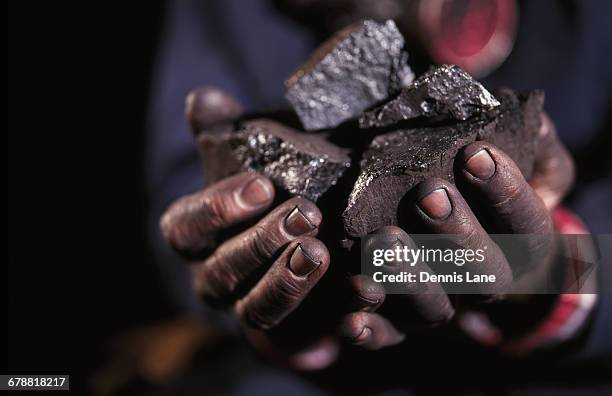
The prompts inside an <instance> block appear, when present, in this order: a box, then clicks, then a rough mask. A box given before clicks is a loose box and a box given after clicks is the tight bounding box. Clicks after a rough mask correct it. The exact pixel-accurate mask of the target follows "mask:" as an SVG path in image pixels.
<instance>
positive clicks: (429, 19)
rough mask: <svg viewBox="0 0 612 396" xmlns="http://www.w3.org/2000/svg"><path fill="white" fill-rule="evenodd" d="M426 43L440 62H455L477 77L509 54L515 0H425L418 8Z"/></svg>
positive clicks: (486, 72)
mask: <svg viewBox="0 0 612 396" xmlns="http://www.w3.org/2000/svg"><path fill="white" fill-rule="evenodd" d="M418 20H419V29H420V30H421V34H422V35H423V41H424V43H425V47H426V48H427V49H428V51H429V53H430V55H431V56H432V58H433V59H434V60H435V61H436V62H437V63H439V64H444V63H447V64H455V65H458V66H460V67H461V68H463V69H464V70H466V71H467V72H468V73H470V74H472V75H474V76H475V77H482V76H485V75H487V74H488V73H490V72H491V71H493V70H494V69H495V68H497V67H498V66H499V65H501V64H502V63H503V61H504V60H505V59H506V58H507V57H508V55H509V54H510V52H511V51H512V46H513V44H514V36H515V33H516V26H517V4H516V1H515V0H424V1H421V2H420V4H419V9H418Z"/></svg>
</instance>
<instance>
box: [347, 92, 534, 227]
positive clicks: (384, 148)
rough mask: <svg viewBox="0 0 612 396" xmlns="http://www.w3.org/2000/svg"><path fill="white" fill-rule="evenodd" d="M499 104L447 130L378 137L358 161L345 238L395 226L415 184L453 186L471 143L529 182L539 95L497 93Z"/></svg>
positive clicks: (429, 128)
mask: <svg viewBox="0 0 612 396" xmlns="http://www.w3.org/2000/svg"><path fill="white" fill-rule="evenodd" d="M498 97H499V99H500V102H501V105H500V106H499V107H498V108H496V109H495V110H492V111H490V112H488V113H484V114H481V115H479V116H477V117H473V118H471V119H469V120H467V121H463V122H458V123H456V124H454V125H451V126H438V127H424V128H416V129H404V130H398V131H394V132H390V133H387V134H384V135H379V136H377V137H376V138H375V139H374V140H373V141H372V143H371V145H370V147H369V148H368V150H367V151H366V152H365V153H364V156H363V158H362V162H361V164H360V166H361V170H362V172H361V174H360V175H359V177H358V179H357V181H356V183H355V185H354V187H353V191H352V192H351V194H350V197H349V202H348V205H347V208H346V209H345V210H344V213H343V214H342V219H343V223H344V229H345V232H346V234H347V236H348V237H349V238H356V237H361V236H364V235H366V234H368V233H371V232H373V231H375V230H377V229H379V228H380V227H382V226H385V225H394V224H397V221H398V220H397V210H398V205H399V202H400V200H401V199H402V197H403V196H404V195H405V194H406V192H408V191H409V190H410V189H411V188H412V187H414V186H415V185H416V184H418V183H419V182H421V181H423V180H425V179H428V178H431V177H440V178H443V179H446V180H449V181H451V182H454V175H453V161H454V159H455V156H456V154H457V152H458V151H459V150H460V149H461V148H462V147H464V146H466V145H467V144H469V143H471V142H473V141H475V140H485V141H489V142H491V143H493V144H495V145H496V146H498V147H500V148H501V149H502V150H504V151H505V152H506V153H508V155H510V157H511V158H512V159H513V160H514V161H515V162H516V163H517V165H518V166H519V168H520V169H521V172H522V173H523V175H524V176H525V177H526V178H527V179H528V178H529V177H530V176H531V173H532V170H533V162H534V158H535V150H536V142H537V140H536V138H537V134H538V131H539V128H540V125H541V120H540V114H541V112H542V106H543V100H544V96H543V93H541V92H539V91H533V92H531V93H529V94H527V95H524V96H519V97H517V96H516V95H515V94H514V93H512V92H511V91H509V90H506V91H503V92H500V94H498Z"/></svg>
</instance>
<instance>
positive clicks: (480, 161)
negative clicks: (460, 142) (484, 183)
mask: <svg viewBox="0 0 612 396" xmlns="http://www.w3.org/2000/svg"><path fill="white" fill-rule="evenodd" d="M465 169H466V170H467V171H468V172H469V173H470V174H471V175H472V176H474V177H476V178H478V179H481V180H487V179H490V178H491V176H493V175H494V174H495V161H493V158H491V155H490V154H489V152H488V151H487V150H485V149H481V150H480V151H478V152H477V153H476V154H474V155H472V156H471V157H470V158H469V159H468V160H467V161H466V163H465Z"/></svg>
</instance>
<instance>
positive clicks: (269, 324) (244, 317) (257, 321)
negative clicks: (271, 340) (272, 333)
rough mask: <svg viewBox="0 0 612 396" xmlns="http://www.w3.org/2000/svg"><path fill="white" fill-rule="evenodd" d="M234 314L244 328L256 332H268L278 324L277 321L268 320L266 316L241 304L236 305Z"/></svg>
mask: <svg viewBox="0 0 612 396" xmlns="http://www.w3.org/2000/svg"><path fill="white" fill-rule="evenodd" d="M235 314H236V316H237V317H238V320H239V321H240V322H242V323H243V324H244V325H245V326H247V327H251V328H254V329H258V330H270V329H272V328H274V327H275V326H276V325H277V324H278V322H277V321H270V320H268V319H267V318H266V315H262V314H261V312H260V311H258V310H257V309H254V308H252V307H250V306H248V305H247V304H244V303H242V302H240V303H238V304H237V305H236V308H235Z"/></svg>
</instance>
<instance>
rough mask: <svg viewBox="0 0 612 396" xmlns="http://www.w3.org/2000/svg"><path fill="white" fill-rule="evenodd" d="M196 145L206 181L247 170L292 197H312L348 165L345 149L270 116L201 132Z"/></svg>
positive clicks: (331, 184) (320, 193)
mask: <svg viewBox="0 0 612 396" xmlns="http://www.w3.org/2000/svg"><path fill="white" fill-rule="evenodd" d="M200 148H201V151H202V156H203V158H204V163H205V164H204V165H205V168H206V170H207V174H208V181H209V183H210V182H214V181H216V180H219V179H222V178H224V177H227V176H229V175H231V174H235V173H237V172H240V171H244V170H250V171H256V172H259V173H261V174H263V175H265V176H267V177H268V178H270V180H272V182H273V183H274V184H275V185H276V186H277V187H278V188H280V189H282V190H285V191H286V192H288V193H289V194H291V195H300V196H303V197H305V198H307V199H310V200H312V201H316V200H317V199H319V197H321V195H323V193H325V192H326V191H327V190H328V189H329V188H330V187H331V186H333V185H335V184H336V182H337V180H338V179H339V178H340V177H341V176H342V174H343V173H344V171H345V170H346V169H347V168H348V167H349V166H350V158H349V157H348V155H347V151H346V150H344V149H341V148H339V147H337V146H335V145H333V144H332V143H329V142H328V141H326V140H325V139H324V138H323V137H321V136H318V135H306V134H304V133H301V132H298V131H296V130H294V129H291V128H289V127H287V126H285V125H282V124H280V123H277V122H275V121H272V120H266V119H259V120H252V121H247V122H245V123H243V124H242V125H241V127H240V128H239V130H238V131H236V132H229V133H222V134H218V135H211V136H203V137H202V138H201V139H200Z"/></svg>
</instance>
